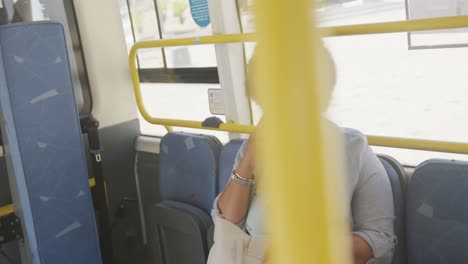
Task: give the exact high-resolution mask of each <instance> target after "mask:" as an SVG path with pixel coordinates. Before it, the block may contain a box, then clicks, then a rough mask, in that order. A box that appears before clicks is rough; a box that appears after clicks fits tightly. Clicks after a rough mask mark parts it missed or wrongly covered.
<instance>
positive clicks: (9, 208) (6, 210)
mask: <svg viewBox="0 0 468 264" xmlns="http://www.w3.org/2000/svg"><path fill="white" fill-rule="evenodd" d="M14 211H15V209H14V208H13V205H12V204H9V205H5V206H2V207H0V217H2V216H5V215H9V214H11V213H13V212H14Z"/></svg>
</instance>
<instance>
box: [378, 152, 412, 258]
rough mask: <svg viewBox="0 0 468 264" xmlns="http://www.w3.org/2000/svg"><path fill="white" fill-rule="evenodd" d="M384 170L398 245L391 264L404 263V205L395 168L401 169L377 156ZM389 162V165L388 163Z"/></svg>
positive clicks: (397, 164)
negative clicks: (388, 183)
mask: <svg viewBox="0 0 468 264" xmlns="http://www.w3.org/2000/svg"><path fill="white" fill-rule="evenodd" d="M379 158H380V161H381V162H382V164H383V166H384V168H385V170H386V171H387V174H388V178H389V180H390V184H391V186H392V192H393V205H394V208H395V217H396V218H395V223H394V232H395V235H396V237H397V239H398V244H397V245H396V247H395V252H394V256H393V262H392V263H393V264H404V263H406V237H405V215H404V214H405V204H404V200H403V192H402V188H401V184H400V179H401V176H400V175H398V173H397V171H403V170H402V169H400V170H395V167H397V168H398V167H399V168H401V165H400V164H399V163H398V162H397V161H395V160H393V159H392V158H390V157H388V156H384V157H382V156H379ZM390 162H391V163H390Z"/></svg>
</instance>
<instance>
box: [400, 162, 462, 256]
mask: <svg viewBox="0 0 468 264" xmlns="http://www.w3.org/2000/svg"><path fill="white" fill-rule="evenodd" d="M467 190H468V162H461V161H448V160H429V161H426V162H424V163H423V164H421V165H420V166H418V167H417V168H416V170H415V172H414V175H413V177H412V178H411V182H410V185H409V188H408V207H407V215H408V224H407V237H408V257H409V258H408V259H409V263H411V264H435V263H468V250H467V245H468V202H467V201H468V191H467Z"/></svg>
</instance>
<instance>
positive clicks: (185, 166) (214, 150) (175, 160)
mask: <svg viewBox="0 0 468 264" xmlns="http://www.w3.org/2000/svg"><path fill="white" fill-rule="evenodd" d="M220 151H221V143H220V142H219V140H218V139H216V138H215V137H211V136H204V135H195V134H188V133H181V132H174V133H168V134H167V135H165V136H164V137H163V138H162V141H161V154H160V169H159V172H160V174H159V177H160V178H159V180H160V185H159V186H160V193H161V200H163V201H164V200H173V201H178V202H184V203H188V204H191V205H194V206H197V207H198V208H201V209H203V210H204V211H205V212H206V213H210V212H211V207H212V205H213V201H214V199H215V197H216V185H217V183H218V181H217V178H218V177H217V176H218V174H217V173H218V157H219V152H220Z"/></svg>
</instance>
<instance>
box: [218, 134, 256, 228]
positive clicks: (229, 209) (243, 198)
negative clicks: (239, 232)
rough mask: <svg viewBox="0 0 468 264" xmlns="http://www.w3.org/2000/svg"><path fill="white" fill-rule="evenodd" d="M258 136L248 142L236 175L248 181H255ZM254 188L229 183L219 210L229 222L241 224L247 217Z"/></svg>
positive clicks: (221, 197)
mask: <svg viewBox="0 0 468 264" xmlns="http://www.w3.org/2000/svg"><path fill="white" fill-rule="evenodd" d="M255 144H256V135H255V133H252V134H251V135H250V138H249V140H248V142H247V146H246V149H245V152H244V156H243V157H242V159H241V160H240V162H239V164H238V165H237V168H235V170H236V173H237V174H239V176H241V177H243V178H246V179H253V178H254V172H255V168H256V165H257V163H256V159H255V147H256V146H255ZM251 188H252V186H249V185H241V184H239V183H237V182H235V181H229V183H228V185H227V186H226V189H225V190H224V191H223V192H222V193H221V196H220V197H219V201H218V208H219V210H220V211H221V214H222V215H223V216H224V218H226V219H227V220H228V221H230V222H231V223H234V224H238V223H240V222H241V221H242V220H243V219H244V218H245V216H246V214H247V210H248V208H249V201H250V192H251Z"/></svg>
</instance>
